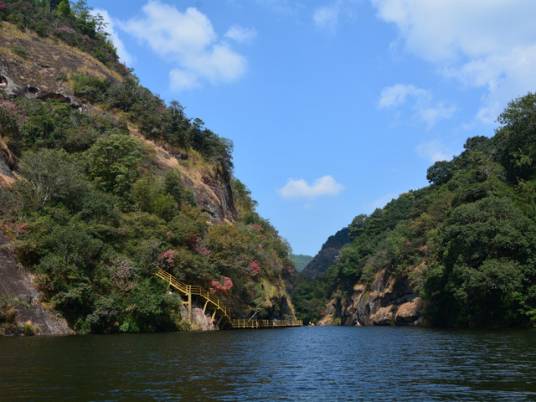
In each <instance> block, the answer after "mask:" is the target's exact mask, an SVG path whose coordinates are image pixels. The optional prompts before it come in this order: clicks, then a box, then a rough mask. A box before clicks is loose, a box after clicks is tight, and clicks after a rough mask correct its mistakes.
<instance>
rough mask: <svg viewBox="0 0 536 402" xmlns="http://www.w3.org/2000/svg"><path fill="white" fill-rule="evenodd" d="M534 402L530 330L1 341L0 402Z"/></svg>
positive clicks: (337, 330) (535, 355) (535, 369)
mask: <svg viewBox="0 0 536 402" xmlns="http://www.w3.org/2000/svg"><path fill="white" fill-rule="evenodd" d="M535 398H536V332H535V331H500V332H486V331H479V332H470V331H467V332H448V331H434V330H424V329H415V328H341V327H330V328H318V327H317V328H289V329H281V330H246V331H222V332H216V333H178V334H154V335H124V336H87V337H64V338H1V339H0V400H5V401H14V400H50V401H58V400H147V399H152V400H185V401H190V400H237V399H248V400H251V399H255V400H267V401H268V400H292V401H296V400H328V401H333V400H359V399H365V400H371V399H373V400H394V399H396V400H448V399H471V400H474V399H477V400H490V399H493V400H501V399H502V400H512V399H521V400H523V399H527V400H528V399H535Z"/></svg>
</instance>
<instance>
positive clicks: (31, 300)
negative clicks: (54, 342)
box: [0, 233, 73, 335]
mask: <svg viewBox="0 0 536 402" xmlns="http://www.w3.org/2000/svg"><path fill="white" fill-rule="evenodd" d="M0 298H2V299H3V300H4V301H6V302H7V303H9V304H10V305H12V306H13V308H14V309H15V311H16V315H15V321H16V323H17V324H18V325H19V326H23V325H24V324H25V323H31V326H32V327H33V329H34V330H35V331H36V333H37V334H39V335H70V334H73V331H72V330H71V329H70V328H69V326H68V325H67V322H66V321H65V320H64V319H63V318H62V317H61V316H59V315H58V314H57V313H55V312H52V311H50V310H48V309H46V308H45V306H43V304H41V302H40V300H39V292H38V291H37V290H36V288H35V286H34V284H33V278H32V275H31V274H29V273H28V272H26V271H25V270H24V269H23V268H22V267H21V266H19V265H18V264H17V261H16V259H15V255H14V253H13V251H12V249H11V247H10V243H9V241H8V239H7V238H6V237H5V236H4V234H2V233H0Z"/></svg>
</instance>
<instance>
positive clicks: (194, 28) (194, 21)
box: [121, 0, 247, 90]
mask: <svg viewBox="0 0 536 402" xmlns="http://www.w3.org/2000/svg"><path fill="white" fill-rule="evenodd" d="M142 11H143V16H142V17H141V18H133V19H130V20H128V21H126V22H123V23H122V24H121V28H122V29H123V30H124V31H126V32H128V33H129V34H131V35H133V36H134V37H136V38H137V39H138V40H139V41H141V42H144V43H147V44H148V45H149V47H150V48H151V49H152V50H153V51H154V52H155V53H157V54H158V55H159V56H160V57H162V58H163V59H166V60H170V61H172V62H174V63H177V64H178V66H177V67H176V69H174V70H172V71H171V72H170V80H171V81H170V83H171V87H172V88H174V89H176V90H180V89H191V88H195V87H198V86H200V85H201V83H202V82H210V83H212V84H218V83H226V82H232V81H234V80H237V79H238V78H240V77H241V76H242V75H243V74H244V73H245V71H246V67H247V62H246V59H245V58H244V57H243V56H242V55H241V54H239V53H238V52H236V51H235V50H233V49H232V47H231V46H230V45H229V44H227V43H225V42H223V41H221V40H219V39H218V35H217V34H216V32H215V31H214V28H213V26H212V23H211V22H210V20H209V19H208V17H207V16H206V15H204V14H203V13H201V12H200V11H199V10H197V9H196V8H194V7H189V8H187V9H186V10H185V11H184V12H181V11H180V10H178V9H177V8H176V7H174V6H171V5H168V4H165V3H161V2H160V1H158V0H150V1H148V2H147V3H146V4H145V5H144V6H143V8H142Z"/></svg>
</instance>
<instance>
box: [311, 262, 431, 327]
mask: <svg viewBox="0 0 536 402" xmlns="http://www.w3.org/2000/svg"><path fill="white" fill-rule="evenodd" d="M336 306H339V307H338V308H335V307H336ZM422 309H423V303H422V300H421V299H420V298H419V297H417V295H416V294H415V292H414V291H413V290H412V288H411V286H410V285H409V282H408V279H407V278H405V277H396V276H394V275H392V274H389V273H388V272H387V270H385V269H384V270H381V271H380V272H378V273H377V274H376V275H375V276H374V280H373V282H372V283H371V284H370V285H369V286H367V285H365V284H364V283H361V282H359V283H356V284H355V285H354V288H353V294H352V296H351V298H350V300H348V301H346V300H345V298H343V297H341V296H338V297H336V298H334V299H332V300H331V301H330V302H329V303H328V304H327V306H326V309H325V314H324V317H323V318H322V320H321V322H326V323H334V322H335V323H336V322H337V318H338V319H339V321H341V320H342V323H343V324H345V325H357V326H361V325H364V326H366V325H418V324H420V323H421V321H422V317H421V313H422Z"/></svg>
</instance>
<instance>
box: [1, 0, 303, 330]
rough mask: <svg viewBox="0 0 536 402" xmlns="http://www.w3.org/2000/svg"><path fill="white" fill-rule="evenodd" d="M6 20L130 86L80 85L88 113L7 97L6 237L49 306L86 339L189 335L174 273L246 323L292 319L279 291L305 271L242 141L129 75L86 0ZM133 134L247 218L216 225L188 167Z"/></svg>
mask: <svg viewBox="0 0 536 402" xmlns="http://www.w3.org/2000/svg"><path fill="white" fill-rule="evenodd" d="M51 3H52V4H51ZM0 18H2V19H6V20H8V21H11V22H15V23H17V25H19V26H20V27H21V28H24V29H32V30H35V31H37V32H38V33H39V34H40V35H54V36H56V37H58V38H60V39H61V40H64V41H66V42H67V43H69V44H71V45H76V46H78V47H80V48H81V49H83V50H85V51H88V52H89V53H92V54H93V55H95V56H97V57H98V58H99V59H101V60H102V61H103V62H105V63H106V64H108V65H109V66H111V68H114V69H116V71H121V72H122V73H123V77H124V78H123V79H122V80H114V81H112V80H104V79H100V78H96V77H93V76H91V75H80V74H72V75H71V76H69V77H67V78H66V79H67V81H68V83H69V85H70V86H71V87H72V89H73V91H74V93H75V95H76V97H77V99H78V100H81V101H82V102H84V107H83V108H73V107H72V105H70V104H68V103H66V102H64V101H61V100H54V99H48V100H46V99H33V98H25V97H18V98H8V97H7V96H6V95H5V94H3V92H2V91H0V134H1V137H0V140H1V141H2V142H3V143H6V144H7V146H8V148H9V149H10V151H11V152H13V153H14V154H15V155H16V157H17V159H18V163H17V172H18V173H19V175H20V179H19V180H17V182H16V183H15V184H14V185H13V186H12V187H11V188H10V189H2V188H0V220H1V222H0V223H1V228H2V230H3V231H4V232H6V233H8V234H9V235H10V236H11V237H12V238H14V239H16V243H15V244H16V246H17V254H18V258H19V260H20V262H21V263H23V264H24V265H25V266H26V267H28V268H30V269H31V270H32V272H33V273H34V274H35V275H36V278H37V283H38V286H39V289H40V290H41V291H42V293H43V297H44V300H45V301H46V302H47V303H49V304H50V305H51V306H52V307H54V308H55V309H57V310H58V311H60V312H61V313H63V315H64V316H65V317H66V318H67V320H68V321H69V323H70V324H71V325H72V326H73V328H74V329H75V330H76V331H78V332H82V333H84V332H119V331H121V332H138V331H156V330H173V329H177V328H183V327H184V323H182V322H181V321H180V314H179V311H180V308H181V305H180V299H179V298H178V296H176V295H173V294H168V293H167V292H166V285H165V284H162V283H160V282H159V281H158V280H155V279H154V275H153V273H154V271H155V270H156V268H157V267H163V268H165V269H167V270H169V271H170V272H172V273H173V274H174V275H176V276H177V277H178V278H179V279H181V280H184V281H186V282H190V283H194V284H198V285H202V286H206V287H207V288H209V287H211V288H212V289H213V291H214V292H216V293H219V296H220V297H222V298H224V299H225V301H226V302H227V303H228V304H229V305H230V306H231V308H232V309H233V314H234V315H235V316H237V317H240V316H247V315H249V314H253V313H256V315H257V317H259V318H264V317H278V316H283V315H285V314H287V313H288V311H287V310H286V309H284V308H283V309H281V308H280V304H279V303H278V302H279V301H278V300H276V296H277V292H276V290H274V287H277V286H279V289H281V288H283V289H284V285H283V284H282V278H283V277H284V276H285V275H290V274H291V273H292V270H293V268H292V263H291V262H290V260H289V248H288V245H287V244H286V243H285V242H284V241H282V240H281V239H280V237H279V236H278V234H277V232H276V230H275V229H274V228H273V227H272V226H271V225H270V224H269V223H268V222H267V221H266V220H264V219H262V218H261V217H260V216H259V215H258V214H257V213H256V212H255V202H254V201H252V200H251V197H250V194H249V192H248V190H247V189H246V187H245V186H244V185H243V184H242V183H240V182H239V181H238V180H236V179H234V178H233V177H232V160H231V150H232V149H231V148H232V147H231V144H230V142H229V141H227V140H225V139H223V138H221V137H219V136H217V135H216V134H215V133H213V132H212V131H210V130H208V129H206V128H205V127H204V124H203V122H202V121H201V120H200V119H190V118H188V117H187V116H186V115H185V113H184V110H183V108H182V107H181V105H180V104H179V103H178V102H172V103H171V104H170V105H169V106H168V105H166V104H165V103H164V102H163V101H162V100H161V99H159V98H158V97H156V96H155V95H153V94H152V93H151V92H150V91H149V90H147V89H145V88H143V87H142V86H141V85H140V84H139V82H138V80H137V79H136V78H135V77H134V76H133V75H132V74H131V73H130V72H128V71H127V70H126V69H125V68H124V67H121V66H119V67H117V56H116V55H115V51H114V49H113V47H112V45H111V44H110V43H109V42H108V40H107V38H106V36H105V35H104V34H103V33H102V29H103V28H102V26H101V25H100V24H101V22H100V21H99V20H98V19H95V18H94V17H91V14H90V10H88V9H87V6H85V3H84V2H78V3H77V5H75V6H73V7H70V5H69V2H68V1H64V0H62V1H59V2H57V1H52V2H48V1H29V0H27V1H23V0H18V1H0ZM65 27H68V28H69V29H68V30H67V31H68V32H69V35H70V36H68V37H64V36H63V34H62V33H64V32H65V31H66V29H65ZM108 51H110V52H111V53H108ZM117 69H118V70H117ZM132 132H134V133H140V134H141V135H142V136H143V137H145V138H146V139H150V140H152V141H154V142H155V143H157V144H159V145H160V146H161V147H163V148H165V149H166V150H167V151H168V152H169V153H170V154H171V155H174V156H176V158H177V159H178V160H180V161H183V162H184V163H185V164H189V166H190V168H192V169H198V170H199V171H201V170H202V171H203V172H213V175H214V177H216V178H217V180H220V181H222V185H228V186H230V187H231V188H230V191H231V193H232V197H233V200H234V205H235V208H236V214H235V215H236V220H235V222H233V224H229V223H223V222H218V221H214V219H211V217H210V216H209V215H208V214H207V213H206V211H204V210H203V208H201V206H200V205H198V204H197V202H196V197H195V196H194V194H193V193H192V191H191V187H189V186H188V185H185V180H183V177H182V176H181V173H180V172H179V170H178V169H174V168H165V169H164V168H162V166H160V165H159V164H158V163H157V161H156V159H157V157H156V155H155V150H154V147H151V146H148V145H147V144H146V143H145V142H144V141H143V140H142V139H141V138H138V136H133V135H132ZM4 310H5V311H8V310H9V309H8V306H6V307H5V309H4ZM10 311H11V310H9V312H10ZM10 314H11V313H10ZM7 315H9V314H7V313H6V314H4V316H7ZM4 316H0V320H6V319H7V318H5V317H4ZM9 318H10V319H11V315H9Z"/></svg>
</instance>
